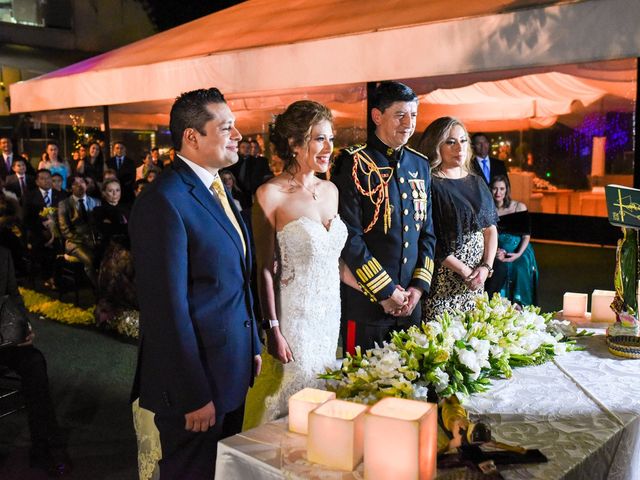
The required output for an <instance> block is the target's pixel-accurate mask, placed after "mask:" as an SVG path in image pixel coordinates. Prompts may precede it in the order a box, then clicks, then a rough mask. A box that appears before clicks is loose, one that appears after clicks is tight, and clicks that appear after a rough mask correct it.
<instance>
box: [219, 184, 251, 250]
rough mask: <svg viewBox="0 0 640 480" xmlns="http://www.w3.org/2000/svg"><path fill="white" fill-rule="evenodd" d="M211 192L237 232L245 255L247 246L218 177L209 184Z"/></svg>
mask: <svg viewBox="0 0 640 480" xmlns="http://www.w3.org/2000/svg"><path fill="white" fill-rule="evenodd" d="M211 190H213V191H214V192H215V194H216V195H217V196H218V200H220V204H221V205H222V208H224V212H225V213H226V214H227V217H229V220H231V223H232V224H233V227H234V228H235V229H236V231H237V232H238V235H239V236H240V242H242V251H243V252H244V254H245V255H246V254H247V245H246V244H245V243H244V237H243V236H242V229H241V228H240V224H239V223H238V220H237V219H236V216H235V215H234V214H233V210H232V209H231V205H230V204H229V199H228V198H227V192H225V191H224V186H223V185H222V180H221V179H220V176H219V175H218V176H217V177H216V178H215V179H214V180H213V183H212V184H211Z"/></svg>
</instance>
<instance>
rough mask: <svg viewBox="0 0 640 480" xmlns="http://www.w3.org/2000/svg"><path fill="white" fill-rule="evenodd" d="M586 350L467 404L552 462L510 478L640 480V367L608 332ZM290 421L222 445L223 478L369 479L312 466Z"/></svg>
mask: <svg viewBox="0 0 640 480" xmlns="http://www.w3.org/2000/svg"><path fill="white" fill-rule="evenodd" d="M580 343H581V344H583V345H585V346H586V347H587V350H586V351H582V352H571V353H568V354H566V355H563V356H560V357H557V358H556V359H555V361H553V362H549V363H546V364H544V365H539V366H535V367H526V368H520V369H515V370H514V375H513V377H512V378H511V379H508V380H496V381H494V385H493V387H492V388H491V390H490V391H489V392H486V393H484V394H478V395H475V396H474V397H473V398H470V399H467V400H466V401H465V402H464V403H465V406H466V407H467V408H468V410H469V412H470V414H471V416H472V418H473V419H476V420H477V419H482V420H484V421H486V422H488V423H489V424H490V425H491V428H492V431H493V436H494V438H495V439H496V440H499V441H503V442H506V443H514V444H518V445H521V446H524V447H526V448H538V449H540V450H541V451H542V452H543V453H544V454H545V455H546V456H547V458H548V459H549V462H548V463H542V464H528V465H518V466H513V467H507V468H501V473H502V475H503V476H504V477H505V478H506V479H540V480H550V479H560V478H562V479H576V480H578V479H580V480H583V479H589V480H597V479H609V480H636V479H640V360H626V359H622V358H618V357H614V356H613V355H611V354H610V353H609V352H608V350H607V348H606V344H605V339H604V335H603V333H602V331H599V334H598V335H596V336H594V337H590V338H584V339H581V340H580ZM286 428H287V424H286V421H285V420H279V421H277V422H272V423H270V424H267V425H263V426H261V427H258V428H255V429H253V430H249V431H247V432H243V433H242V434H240V435H236V436H234V437H231V438H228V439H226V440H224V441H222V442H220V444H219V446H218V457H217V463H216V479H219V480H251V479H283V478H287V479H298V478H305V479H320V478H322V479H336V480H337V479H340V480H351V479H362V478H364V476H363V474H362V465H360V467H359V468H358V469H357V470H356V471H354V472H349V473H345V472H338V471H331V470H326V469H324V468H323V467H321V466H319V465H314V464H311V463H309V462H308V461H307V460H306V448H305V446H306V437H304V436H302V435H297V434H293V433H289V432H287V430H286Z"/></svg>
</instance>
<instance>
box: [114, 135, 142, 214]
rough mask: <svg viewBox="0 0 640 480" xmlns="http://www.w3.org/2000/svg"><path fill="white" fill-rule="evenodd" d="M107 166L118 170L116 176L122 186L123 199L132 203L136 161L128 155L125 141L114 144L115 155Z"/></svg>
mask: <svg viewBox="0 0 640 480" xmlns="http://www.w3.org/2000/svg"><path fill="white" fill-rule="evenodd" d="M107 167H108V168H111V169H113V170H115V171H116V176H117V177H118V180H119V181H120V185H121V187H122V200H123V201H124V202H127V203H130V202H132V201H133V198H134V195H133V187H134V185H133V184H134V182H135V181H136V167H135V163H134V161H133V160H132V159H131V158H129V157H127V147H125V145H124V143H122V142H116V143H114V145H113V157H111V158H110V159H109V160H107Z"/></svg>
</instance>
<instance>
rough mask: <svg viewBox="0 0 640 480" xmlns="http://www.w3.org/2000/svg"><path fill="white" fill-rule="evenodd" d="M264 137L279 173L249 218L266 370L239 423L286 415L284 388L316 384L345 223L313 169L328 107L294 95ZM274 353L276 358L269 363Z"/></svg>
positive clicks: (320, 161)
mask: <svg viewBox="0 0 640 480" xmlns="http://www.w3.org/2000/svg"><path fill="white" fill-rule="evenodd" d="M271 141H272V142H273V143H274V144H275V146H276V149H277V151H278V155H279V156H280V158H282V159H284V160H285V173H283V174H282V175H280V176H279V177H276V178H273V179H271V180H269V181H268V182H267V183H265V184H264V185H262V186H261V187H259V188H258V191H257V193H256V206H255V210H254V219H253V226H254V232H255V245H256V262H257V270H258V289H259V290H258V291H259V298H260V306H261V307H262V313H263V319H264V325H263V328H264V329H265V330H266V332H267V346H268V349H269V354H270V355H265V359H264V363H265V367H266V371H267V372H270V373H271V374H267V375H265V376H264V377H258V379H257V380H256V385H255V387H254V389H252V390H251V391H250V392H249V395H248V397H247V406H246V409H245V415H246V421H245V424H244V427H245V428H250V427H252V426H255V425H257V424H260V423H264V422H268V421H271V420H274V419H276V418H279V417H281V416H284V415H286V414H287V402H288V399H289V396H290V395H292V394H293V393H295V392H297V391H298V390H301V389H302V388H304V387H313V386H318V385H319V384H318V379H317V376H318V374H319V373H322V372H323V370H324V366H325V365H330V364H331V363H333V362H334V361H335V358H336V348H337V346H338V336H339V334H340V252H341V250H342V247H343V246H344V243H345V240H346V238H347V228H346V226H345V224H344V223H343V222H342V220H341V219H340V217H339V216H338V215H337V213H338V190H337V188H336V187H335V185H333V184H332V183H331V182H328V181H326V180H320V179H319V178H317V176H316V174H318V173H324V172H326V171H327V169H328V168H329V164H330V159H331V154H332V151H333V116H332V114H331V111H330V110H329V109H328V108H327V107H325V106H324V105H321V104H319V103H317V102H312V101H309V100H301V101H298V102H294V103H292V104H291V105H289V107H287V109H286V110H285V111H284V113H282V114H281V115H278V117H277V118H276V123H275V127H274V129H273V132H272V135H271ZM275 259H278V261H277V267H276V261H274V260H275ZM352 284H353V285H356V282H355V281H352ZM310 291H313V292H314V293H313V295H308V294H307V293H305V292H310ZM274 358H275V359H277V360H278V361H279V362H276V365H275V366H274V367H273V368H270V366H271V365H273V364H274V360H273V359H274ZM267 392H268V393H267Z"/></svg>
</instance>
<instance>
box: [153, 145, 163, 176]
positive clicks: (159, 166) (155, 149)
mask: <svg viewBox="0 0 640 480" xmlns="http://www.w3.org/2000/svg"><path fill="white" fill-rule="evenodd" d="M151 163H152V164H153V166H154V167H155V168H156V170H158V171H161V170H162V169H163V167H164V165H163V164H162V160H160V150H159V149H158V147H153V148H152V149H151Z"/></svg>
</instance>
